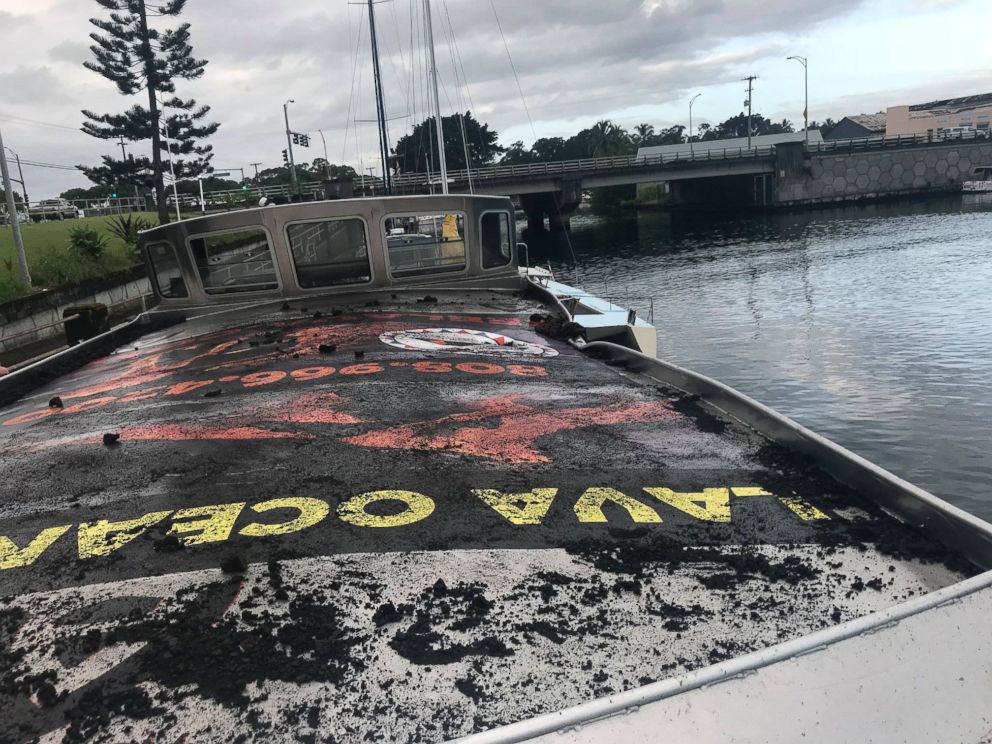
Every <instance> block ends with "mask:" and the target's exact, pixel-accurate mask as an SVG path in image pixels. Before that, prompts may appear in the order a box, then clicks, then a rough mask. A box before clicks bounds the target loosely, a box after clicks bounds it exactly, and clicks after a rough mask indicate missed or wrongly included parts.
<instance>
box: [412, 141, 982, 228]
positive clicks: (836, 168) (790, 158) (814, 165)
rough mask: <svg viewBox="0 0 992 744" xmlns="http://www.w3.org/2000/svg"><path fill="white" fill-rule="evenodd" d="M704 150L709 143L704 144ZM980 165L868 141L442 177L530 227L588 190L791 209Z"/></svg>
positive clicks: (932, 184) (949, 144) (428, 184)
mask: <svg viewBox="0 0 992 744" xmlns="http://www.w3.org/2000/svg"><path fill="white" fill-rule="evenodd" d="M707 144H710V143H707ZM979 165H992V140H990V139H986V138H980V137H975V136H974V135H972V136H970V137H965V138H955V139H938V140H935V139H933V138H929V137H926V136H899V137H869V138H864V139H851V140H832V141H827V142H820V143H811V144H809V145H806V144H804V143H803V142H786V143H779V144H777V145H772V146H766V147H761V148H751V149H748V148H733V149H724V150H706V151H701V152H695V153H672V154H668V155H664V156H662V155H648V156H640V157H639V156H636V155H625V156H618V157H610V158H595V159H590V160H567V161H561V162H553V163H529V164H525V165H495V166H489V167H486V168H479V169H475V170H473V171H472V172H471V174H469V173H468V172H467V171H464V170H462V171H454V172H449V174H448V175H449V188H450V190H452V191H456V192H459V191H463V192H468V191H469V187H470V183H469V176H470V175H471V187H472V189H473V190H474V191H475V193H478V194H501V195H503V194H506V195H510V196H515V197H518V198H519V199H520V203H521V206H522V207H523V209H524V211H525V212H526V213H527V217H528V223H529V226H530V227H532V228H543V225H544V219H545V218H547V220H548V222H549V224H550V226H551V228H552V229H562V228H567V226H568V216H569V214H571V212H572V211H574V209H575V207H576V206H577V205H578V203H579V201H580V200H581V192H582V191H583V190H586V189H594V188H602V187H605V186H618V185H621V184H636V185H644V184H657V185H658V188H657V189H656V191H657V192H658V195H657V197H656V199H655V200H654V203H656V204H657V205H659V206H677V205H720V206H763V207H764V206H767V207H771V206H795V205H801V204H820V203H828V202H840V201H856V200H860V199H871V198H880V197H886V196H897V195H910V194H920V193H938V192H948V191H957V190H960V188H961V182H962V181H965V180H968V179H970V178H973V177H974V175H973V170H974V168H975V167H976V166H979ZM437 182H438V179H437V178H436V177H435V178H433V179H431V178H430V177H428V175H427V174H420V173H411V174H404V175H401V176H399V177H397V178H396V180H395V186H396V189H397V190H398V191H400V192H401V193H423V192H424V191H428V190H430V189H431V188H436V184H437Z"/></svg>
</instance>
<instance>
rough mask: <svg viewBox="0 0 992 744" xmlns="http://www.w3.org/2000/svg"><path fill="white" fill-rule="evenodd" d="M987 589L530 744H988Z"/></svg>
mask: <svg viewBox="0 0 992 744" xmlns="http://www.w3.org/2000/svg"><path fill="white" fill-rule="evenodd" d="M990 618H992V589H985V590H983V591H980V592H976V593H974V594H971V595H969V596H967V597H964V598H963V599H961V600H959V601H956V602H953V603H951V604H948V605H944V606H942V607H936V608H934V609H932V610H929V611H927V612H924V613H921V614H918V615H915V616H912V617H910V618H907V619H905V620H903V621H901V622H899V623H898V624H895V625H893V626H889V627H885V628H882V629H880V630H879V631H877V632H875V633H871V634H865V635H860V636H856V637H854V638H850V639H848V640H846V641H843V642H841V643H838V644H836V645H833V646H829V647H827V648H825V649H822V650H820V651H815V652H813V653H810V654H807V655H804V656H800V657H797V658H792V659H788V660H786V661H782V662H780V663H778V664H774V665H772V666H768V667H765V668H762V669H759V670H757V671H756V672H754V673H752V674H750V675H749V676H746V677H743V678H736V679H731V680H728V681H727V682H724V683H722V684H717V685H713V686H710V687H702V688H699V689H695V690H692V691H689V692H686V693H683V694H681V695H676V696H674V697H670V698H666V699H664V700H659V701H657V702H655V703H651V704H649V705H646V706H643V707H642V708H640V709H639V710H636V711H632V712H630V713H628V714H626V715H621V716H617V717H614V718H608V719H603V720H600V721H597V722H595V723H591V724H588V725H586V726H583V727H582V728H580V729H578V730H572V731H569V732H567V733H556V734H548V735H545V736H541V737H538V738H535V739H532V740H531V741H533V742H535V744H538V743H539V744H586V743H587V742H629V743H630V744H637V743H638V742H652V744H653V743H655V742H800V741H801V742H810V743H813V744H815V743H817V742H824V744H826V743H827V742H829V743H830V744H836V743H839V742H859V743H860V742H886V743H887V742H919V743H920V744H932V743H933V742H955V743H957V742H976V743H977V742H982V743H988V742H992V622H990Z"/></svg>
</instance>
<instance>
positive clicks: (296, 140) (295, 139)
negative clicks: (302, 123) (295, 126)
mask: <svg viewBox="0 0 992 744" xmlns="http://www.w3.org/2000/svg"><path fill="white" fill-rule="evenodd" d="M293 144H294V145H298V144H300V135H298V134H297V133H296V132H293Z"/></svg>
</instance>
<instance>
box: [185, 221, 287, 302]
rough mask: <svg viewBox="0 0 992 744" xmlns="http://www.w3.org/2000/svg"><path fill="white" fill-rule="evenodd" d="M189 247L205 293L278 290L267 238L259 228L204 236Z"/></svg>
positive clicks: (190, 243) (191, 242) (195, 239)
mask: <svg viewBox="0 0 992 744" xmlns="http://www.w3.org/2000/svg"><path fill="white" fill-rule="evenodd" d="M189 245H190V248H191V249H192V250H193V260H194V262H195V263H196V269H197V271H199V272H200V281H202V282H203V289H204V291H205V292H206V293H207V294H228V293H231V292H258V291H261V290H265V289H277V288H278V287H279V281H278V279H277V278H276V269H275V264H274V263H273V261H272V249H271V248H270V246H269V237H268V235H267V234H266V232H265V231H264V230H262V229H261V228H253V229H248V230H237V231H232V232H226V233H219V234H216V235H204V236H201V237H197V238H192V239H191V240H190V241H189Z"/></svg>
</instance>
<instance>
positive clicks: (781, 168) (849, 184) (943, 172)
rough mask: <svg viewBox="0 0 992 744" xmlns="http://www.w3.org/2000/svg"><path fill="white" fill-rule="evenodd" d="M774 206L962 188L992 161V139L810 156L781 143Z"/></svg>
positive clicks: (855, 199)
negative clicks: (979, 166) (983, 166)
mask: <svg viewBox="0 0 992 744" xmlns="http://www.w3.org/2000/svg"><path fill="white" fill-rule="evenodd" d="M775 160H776V173H775V179H774V182H775V185H774V198H773V204H775V205H778V206H792V205H802V204H820V203H829V202H841V201H857V200H861V199H877V198H884V197H889V196H901V195H911V194H924V193H933V192H942V191H957V190H959V189H960V188H961V183H962V182H963V181H967V180H970V179H973V178H974V177H975V176H974V175H973V169H974V168H975V167H976V166H978V165H992V141H990V140H980V141H968V142H961V141H958V142H947V143H941V144H933V145H927V146H925V147H921V148H911V149H905V150H897V149H892V150H862V151H858V150H854V151H851V152H843V151H841V152H827V153H815V152H814V153H811V154H808V155H804V154H803V151H802V145H801V144H800V143H796V144H794V145H793V144H791V143H790V144H788V145H779V146H778V147H776V158H775Z"/></svg>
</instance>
